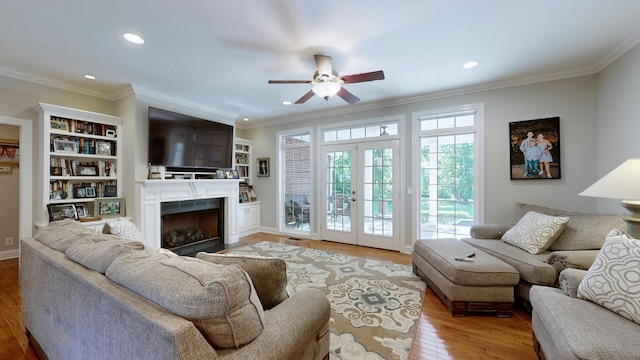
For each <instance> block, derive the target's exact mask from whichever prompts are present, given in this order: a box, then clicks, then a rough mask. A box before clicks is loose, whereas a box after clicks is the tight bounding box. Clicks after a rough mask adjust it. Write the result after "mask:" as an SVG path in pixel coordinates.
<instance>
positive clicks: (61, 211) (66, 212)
mask: <svg viewBox="0 0 640 360" xmlns="http://www.w3.org/2000/svg"><path fill="white" fill-rule="evenodd" d="M47 210H48V211H49V221H58V220H63V219H73V220H78V212H77V211H76V206H75V204H48V205H47Z"/></svg>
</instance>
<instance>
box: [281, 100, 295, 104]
mask: <svg viewBox="0 0 640 360" xmlns="http://www.w3.org/2000/svg"><path fill="white" fill-rule="evenodd" d="M291 104H293V103H292V102H291V101H289V100H285V101H283V102H282V105H291Z"/></svg>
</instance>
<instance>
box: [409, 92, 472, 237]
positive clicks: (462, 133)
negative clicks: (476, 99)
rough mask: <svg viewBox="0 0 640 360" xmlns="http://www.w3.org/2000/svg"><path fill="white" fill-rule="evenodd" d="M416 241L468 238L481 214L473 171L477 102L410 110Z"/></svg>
mask: <svg viewBox="0 0 640 360" xmlns="http://www.w3.org/2000/svg"><path fill="white" fill-rule="evenodd" d="M414 129H417V130H418V131H417V134H418V135H417V136H418V142H417V143H418V144H420V146H419V147H418V149H416V151H417V153H416V154H415V156H416V158H417V159H419V167H416V168H419V169H420V171H419V174H418V177H419V179H418V181H417V184H418V186H419V191H418V192H417V194H418V199H417V204H418V206H417V214H418V221H417V223H418V224H419V228H418V230H417V232H418V237H417V238H419V239H431V238H444V237H452V238H462V237H468V236H469V230H470V228H471V226H472V225H473V224H474V223H477V222H479V220H480V219H481V218H484V216H481V215H482V214H479V212H478V209H481V208H482V206H480V205H481V204H480V200H481V199H483V196H482V194H478V192H477V189H481V187H480V186H479V182H480V180H481V177H479V175H480V174H478V169H479V166H478V163H477V162H478V161H477V159H479V158H481V157H480V152H481V151H482V148H483V146H481V144H480V143H481V141H482V139H481V136H479V134H480V132H481V130H482V106H481V105H475V106H469V107H465V108H460V109H450V110H449V111H435V112H424V113H419V114H414Z"/></svg>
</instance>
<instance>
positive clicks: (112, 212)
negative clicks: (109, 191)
mask: <svg viewBox="0 0 640 360" xmlns="http://www.w3.org/2000/svg"><path fill="white" fill-rule="evenodd" d="M125 212H126V209H125V204H124V198H100V199H96V200H95V209H94V212H93V214H94V215H95V216H102V217H119V216H125Z"/></svg>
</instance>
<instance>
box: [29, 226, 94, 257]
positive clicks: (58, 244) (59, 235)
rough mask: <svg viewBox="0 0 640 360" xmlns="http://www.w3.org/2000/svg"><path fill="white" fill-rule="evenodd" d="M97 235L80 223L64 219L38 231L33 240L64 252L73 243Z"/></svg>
mask: <svg viewBox="0 0 640 360" xmlns="http://www.w3.org/2000/svg"><path fill="white" fill-rule="evenodd" d="M96 234H97V233H96V232H95V231H94V230H92V229H90V228H88V227H86V226H84V225H82V224H81V223H79V222H77V221H75V220H71V219H64V220H59V221H53V222H50V223H49V224H47V226H45V227H44V228H42V229H40V231H39V232H38V234H37V235H36V236H35V239H36V240H38V241H40V242H41V243H43V244H45V245H47V246H48V247H50V248H52V249H55V250H58V251H60V252H65V251H67V249H68V248H69V246H71V244H73V243H74V242H76V241H78V240H81V239H84V238H85V237H87V236H91V235H96Z"/></svg>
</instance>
